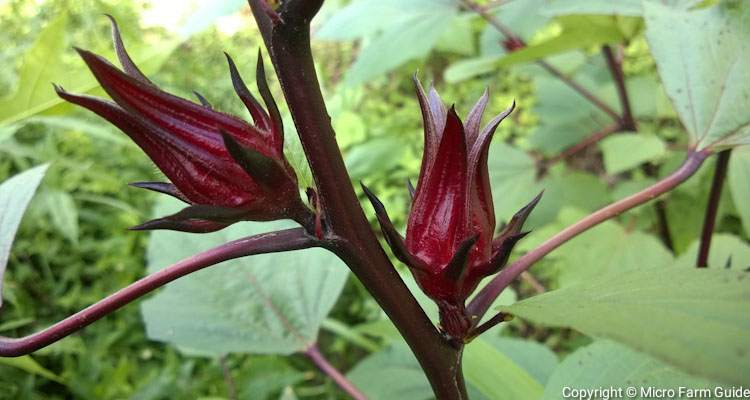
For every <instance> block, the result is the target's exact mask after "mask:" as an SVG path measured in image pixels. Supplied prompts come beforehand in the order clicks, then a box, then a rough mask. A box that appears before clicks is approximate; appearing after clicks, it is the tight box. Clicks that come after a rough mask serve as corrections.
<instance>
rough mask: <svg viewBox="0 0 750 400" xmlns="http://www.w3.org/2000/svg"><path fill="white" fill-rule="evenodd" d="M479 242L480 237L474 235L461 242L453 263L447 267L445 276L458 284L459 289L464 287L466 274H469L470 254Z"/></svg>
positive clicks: (452, 260)
mask: <svg viewBox="0 0 750 400" xmlns="http://www.w3.org/2000/svg"><path fill="white" fill-rule="evenodd" d="M477 240H479V235H473V236H472V237H470V238H468V239H466V240H464V241H463V242H461V244H460V245H459V246H458V249H456V252H455V253H454V254H453V258H451V261H450V262H449V263H448V266H447V267H445V271H444V272H445V275H446V276H447V277H448V279H451V280H452V281H454V282H457V284H458V287H459V288H460V287H461V286H462V283H463V281H464V278H465V277H466V273H467V272H468V267H469V252H470V251H471V248H472V247H474V245H475V244H477Z"/></svg>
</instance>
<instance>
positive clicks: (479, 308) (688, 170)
mask: <svg viewBox="0 0 750 400" xmlns="http://www.w3.org/2000/svg"><path fill="white" fill-rule="evenodd" d="M709 155H710V152H709V151H707V150H702V151H694V150H690V151H688V156H687V158H686V159H685V161H684V162H683V164H682V166H681V167H680V168H679V169H677V170H676V171H674V172H673V173H672V174H670V175H669V176H667V177H666V178H664V179H662V180H660V181H659V182H656V183H655V184H653V185H651V186H649V187H648V188H646V189H644V190H642V191H640V192H638V193H636V194H633V195H631V196H629V197H626V198H624V199H622V200H619V201H617V202H615V203H612V204H610V205H608V206H606V207H604V208H601V209H599V210H598V211H595V212H594V213H592V214H590V215H588V216H586V217H584V218H583V219H581V220H580V221H578V222H576V223H574V224H573V225H570V226H569V227H567V228H565V229H564V230H562V231H560V232H559V233H557V234H556V235H555V236H553V237H551V238H549V239H547V240H546V241H545V242H544V243H542V244H541V245H539V246H538V247H537V248H535V249H533V250H531V251H530V252H528V253H526V254H524V255H523V256H521V257H520V258H518V259H517V260H516V261H515V262H513V263H512V264H511V265H510V266H508V267H506V268H505V269H504V270H502V271H500V273H499V274H498V275H497V276H495V277H494V278H493V279H492V281H491V282H490V283H489V284H488V285H487V286H485V287H484V288H483V289H482V290H481V291H480V292H479V293H478V294H477V295H476V296H475V297H474V299H473V300H472V301H471V303H470V304H469V307H468V311H469V313H470V315H473V316H476V317H477V318H476V320H477V321H480V320H481V318H482V317H483V316H484V314H485V313H486V312H487V310H488V309H489V307H490V305H491V304H492V302H493V301H494V300H495V299H496V298H497V296H499V295H500V293H502V291H503V290H504V289H505V288H506V287H508V285H510V283H511V282H513V280H515V279H516V278H517V277H518V276H519V275H521V274H522V273H523V272H524V271H526V270H528V269H529V268H531V266H532V265H534V263H536V262H537V261H539V260H540V259H541V258H542V257H544V256H546V255H547V254H549V253H551V252H552V251H553V250H555V249H557V248H558V247H560V246H561V245H563V244H564V243H565V242H567V241H568V240H570V239H572V238H574V237H576V236H578V235H579V234H581V233H583V232H585V231H587V230H589V229H590V228H592V227H594V226H596V225H599V224H600V223H602V222H604V221H606V220H608V219H611V218H614V217H616V216H618V215H620V214H622V213H623V212H625V211H627V210H630V209H631V208H634V207H637V206H639V205H641V204H644V203H647V202H649V201H651V200H653V199H655V198H656V197H658V196H660V195H662V194H664V193H666V192H668V191H670V190H672V189H674V188H675V187H676V186H678V185H679V184H681V183H682V182H684V181H686V180H687V179H688V178H690V177H691V176H693V174H695V172H696V171H697V170H698V168H699V167H700V166H701V165H702V164H703V161H705V159H706V157H708V156H709Z"/></svg>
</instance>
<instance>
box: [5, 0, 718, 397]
mask: <svg viewBox="0 0 750 400" xmlns="http://www.w3.org/2000/svg"><path fill="white" fill-rule="evenodd" d="M249 3H250V6H251V8H252V11H253V14H254V16H255V18H256V21H257V23H258V27H259V29H260V31H261V33H262V35H263V38H264V41H265V44H266V47H267V50H268V54H269V55H270V59H271V61H272V62H273V65H274V67H275V70H276V75H277V77H278V79H279V81H280V83H281V87H282V90H283V92H284V96H285V99H286V102H287V104H288V106H289V110H290V112H291V114H292V117H293V119H294V123H295V125H296V128H297V132H298V134H299V137H300V140H301V142H302V145H303V148H304V151H305V154H306V156H307V159H308V161H309V164H310V169H311V171H312V174H313V177H314V181H315V184H314V188H300V187H299V186H298V183H297V178H296V175H295V172H294V170H293V169H292V168H291V166H290V165H289V163H288V162H287V160H286V158H285V156H284V152H283V140H284V138H283V127H282V124H281V118H280V115H279V111H278V109H277V107H276V104H275V102H274V100H273V98H272V97H271V94H270V91H269V90H268V87H267V84H266V80H265V79H266V77H265V73H264V71H263V62H262V60H261V58H260V57H259V58H258V69H257V83H258V86H259V87H258V89H259V92H260V94H261V97H262V98H263V100H264V102H265V108H264V107H262V106H261V105H260V104H259V102H258V101H257V100H256V99H255V98H254V97H253V96H252V95H251V94H250V90H249V89H248V88H247V87H246V86H245V84H244V83H243V81H242V78H241V77H240V74H239V72H238V71H237V68H236V66H235V65H234V63H233V62H232V60H231V58H229V57H227V58H228V61H229V72H230V77H231V79H232V82H233V84H234V88H235V91H236V92H237V94H238V96H239V98H240V99H241V100H242V102H243V103H244V104H245V105H246V106H247V108H248V110H249V111H250V114H251V116H252V118H253V124H250V123H248V122H246V121H243V120H241V119H239V118H237V117H234V116H231V115H228V114H225V113H222V112H220V111H217V110H214V109H213V108H212V107H211V105H210V104H209V103H208V102H207V101H206V100H205V99H204V98H203V97H202V96H200V95H198V102H193V101H190V100H186V99H182V98H179V97H176V96H173V95H171V94H169V93H166V92H164V91H162V90H160V89H159V88H158V87H156V86H155V85H154V84H153V83H152V82H151V81H150V80H149V79H148V78H146V77H145V76H144V75H143V74H142V73H141V72H140V71H139V69H138V67H137V66H136V65H135V64H134V63H133V61H132V60H131V59H130V57H129V56H128V54H127V52H126V50H125V47H124V45H123V43H122V40H121V39H120V35H119V31H118V29H117V26H116V25H115V24H114V21H113V32H114V39H115V40H114V42H115V49H116V53H117V56H118V58H119V61H120V63H121V65H122V68H123V70H120V69H119V68H117V67H115V66H113V65H112V64H110V63H109V62H108V61H107V60H105V59H103V58H101V57H99V56H97V55H95V54H93V53H91V52H88V51H85V50H80V49H79V50H78V52H79V54H80V55H81V57H82V58H83V61H84V62H85V63H86V64H87V65H88V66H89V68H90V69H91V72H92V73H93V74H94V76H95V77H96V78H97V80H98V81H99V82H100V83H101V85H102V87H103V88H104V89H105V91H106V92H107V93H108V94H109V96H110V97H111V99H112V101H109V100H104V99H99V98H94V97H89V96H84V95H80V94H75V93H69V92H67V91H65V90H64V89H63V88H62V87H55V89H56V90H57V92H58V94H59V95H60V96H61V97H62V98H64V99H65V100H67V101H69V102H71V103H75V104H77V105H80V106H82V107H84V108H87V109H89V110H91V111H93V112H95V113H96V114H98V115H100V116H101V117H103V118H105V119H107V120H108V121H110V122H111V123H113V124H114V125H116V126H117V127H118V128H119V129H120V130H122V131H123V132H124V133H125V134H127V135H128V136H130V138H131V139H132V140H133V141H134V142H135V143H137V144H138V146H140V147H141V148H142V149H143V151H144V152H145V153H146V154H147V155H148V156H149V157H150V158H151V159H152V160H153V161H154V163H155V164H156V165H157V166H158V167H159V169H161V170H162V171H163V172H164V174H165V175H166V177H167V178H168V179H169V181H170V182H169V183H164V182H139V183H134V184H133V185H134V186H137V187H141V188H145V189H150V190H154V191H157V192H161V193H165V194H168V195H171V196H174V197H176V198H178V199H180V200H182V201H184V202H185V203H187V207H186V208H184V209H183V210H182V211H180V212H178V213H176V214H174V215H169V216H164V217H161V218H158V219H156V220H153V221H148V222H145V223H143V224H141V225H139V226H136V227H135V228H134V229H136V230H144V229H171V230H178V231H186V232H193V233H202V232H212V231H216V230H219V229H222V228H224V227H226V226H228V225H230V224H233V223H236V222H239V221H269V220H277V219H291V220H294V221H296V222H297V223H298V224H299V225H300V226H301V227H299V228H293V229H288V230H284V231H278V232H270V233H266V234H262V235H256V236H251V237H247V238H244V239H239V240H236V241H233V242H229V243H226V244H224V245H221V246H219V247H216V248H213V249H211V250H208V251H206V252H203V253H200V254H197V255H195V256H193V257H190V258H188V259H185V260H183V261H181V262H179V263H177V264H174V265H172V266H169V267H166V268H164V269H162V270H160V271H159V272H156V273H154V274H152V275H149V276H147V277H145V278H143V279H141V280H139V281H137V282H135V283H133V284H132V285H130V286H128V287H126V288H124V289H122V290H120V291H118V292H116V293H114V294H112V295H111V296H109V297H107V298H105V299H103V300H101V301H100V302H98V303H96V304H94V305H92V306H90V307H89V308H87V309H85V310H82V311H80V312H78V313H77V314H75V315H72V316H70V317H69V318H67V319H65V320H63V321H60V322H58V323H57V324H55V325H53V326H51V327H49V328H48V329H45V330H43V331H40V332H37V333H34V334H32V335H29V336H26V337H23V338H0V355H2V356H19V355H23V354H28V353H30V352H33V351H35V350H37V349H39V348H42V347H44V346H47V345H49V344H51V343H53V342H55V341H57V340H60V339H61V338H64V337H65V336H67V335H69V334H71V333H73V332H75V331H77V330H80V329H82V328H83V327H85V326H87V325H89V324H91V323H92V322H94V321H96V320H97V319H99V318H101V317H103V316H105V315H107V314H109V313H111V312H113V311H114V310H116V309H118V308H120V307H122V306H124V305H126V304H128V303H130V302H132V301H133V300H135V299H137V298H139V297H141V296H143V295H144V294H146V293H149V292H150V291H152V290H154V289H156V288H158V287H161V286H163V285H164V284H166V283H168V282H171V281H173V280H175V279H177V278H179V277H181V276H184V275H187V274H189V273H191V272H194V271H197V270H199V269H202V268H206V267H209V266H212V265H216V264H218V263H220V262H222V261H226V260H229V259H233V258H238V257H244V256H249V255H253V254H261V253H273V252H281V251H290V250H296V249H303V248H310V247H322V248H325V249H328V250H329V251H331V252H333V253H334V254H336V255H337V256H338V257H339V258H340V259H341V260H343V261H344V262H345V263H346V264H347V265H348V267H349V268H350V269H351V270H352V272H353V273H354V274H355V275H356V276H357V278H359V279H360V280H361V282H362V284H363V285H364V286H365V287H366V288H367V290H368V291H369V292H370V293H371V294H372V296H373V297H374V298H375V300H376V301H377V302H378V303H379V304H380V306H381V307H382V308H383V310H384V311H385V312H386V313H387V314H388V316H389V317H390V319H391V321H392V322H393V323H394V325H395V326H396V327H397V328H398V330H399V332H400V333H401V334H402V336H403V337H404V339H405V341H406V342H407V343H408V344H409V346H410V348H411V349H412V351H413V352H414V354H415V356H416V358H417V359H418V361H419V363H420V365H421V366H422V368H423V370H424V372H425V374H426V376H427V378H428V379H429V381H430V384H431V385H432V388H433V390H434V393H435V395H436V397H438V398H439V399H466V398H467V394H466V386H465V383H464V380H463V375H462V371H461V357H462V350H463V348H464V346H465V345H466V343H468V342H470V341H471V339H472V338H473V337H475V336H476V335H479V334H481V333H482V332H484V331H486V330H487V329H488V328H489V327H492V326H493V325H495V324H497V323H499V322H502V321H503V320H504V319H505V316H504V315H503V314H497V315H495V316H493V317H491V318H489V319H487V320H486V321H484V322H483V321H482V319H483V317H484V315H485V314H486V312H487V310H488V309H489V307H490V304H492V302H493V301H494V300H495V299H496V298H497V296H498V295H499V294H500V293H501V292H502V290H503V289H504V288H506V287H507V286H508V285H509V284H510V283H511V282H512V281H513V280H514V279H516V278H517V277H518V276H519V275H520V274H521V273H523V272H524V271H526V270H527V269H528V268H529V267H530V266H531V265H532V264H534V263H535V262H536V261H538V260H539V259H541V258H542V257H544V256H545V255H546V254H548V253H549V252H551V251H553V250H554V249H556V248H557V247H559V246H560V245H561V244H563V243H565V242H566V241H568V240H570V239H571V238H573V237H574V236H576V235H578V234H579V233H581V232H583V231H585V230H587V229H589V228H591V227H593V226H595V225H597V224H599V223H601V222H602V221H605V220H607V219H609V218H612V217H614V216H616V215H618V214H619V213H622V212H623V211H626V210H628V209H631V208H633V207H635V206H638V205H640V204H643V203H645V202H647V201H649V200H651V199H653V198H655V197H656V196H658V195H660V194H663V193H665V192H667V191H669V190H671V189H672V188H674V187H675V186H677V185H679V184H680V183H682V182H683V181H684V180H686V179H687V178H689V177H690V176H691V175H693V173H694V172H695V171H696V170H697V169H698V168H699V167H700V165H701V164H702V163H703V161H704V160H705V159H706V157H707V156H708V155H710V154H711V150H709V149H704V150H695V149H694V148H691V149H689V151H688V156H687V159H686V160H685V162H684V163H683V165H682V166H681V167H680V168H679V169H678V170H676V171H675V172H674V173H672V174H671V175H669V176H667V177H665V178H663V179H662V180H660V181H658V182H657V183H655V184H654V185H652V186H650V187H648V188H646V189H644V190H642V191H641V192H638V193H636V194H634V195H632V196H630V197H627V198H625V199H623V200H621V201H618V202H616V203H613V204H611V205H609V206H607V207H605V208H603V209H601V210H599V211H596V212H594V213H592V214H591V215H589V216H587V217H585V218H583V219H582V220H580V221H579V222H577V223H575V224H573V225H571V226H570V227H568V228H566V229H565V230H563V231H561V232H560V233H558V234H556V235H554V236H552V237H551V238H550V239H548V240H547V241H545V242H543V243H542V244H541V245H539V246H538V247H536V248H535V249H533V250H531V251H529V252H528V253H526V254H524V255H523V256H521V257H520V258H518V259H517V260H515V261H514V262H513V263H512V264H511V265H510V266H507V267H505V268H503V267H504V265H505V264H506V262H507V261H508V258H509V256H510V252H511V250H512V249H513V247H514V245H515V244H516V243H517V242H518V241H519V240H520V239H521V238H523V236H524V234H525V232H524V231H523V224H524V222H525V220H526V218H527V217H528V216H529V214H530V213H531V212H532V210H533V208H534V206H535V205H536V204H537V203H538V201H539V199H540V196H541V195H540V196H537V197H536V198H534V199H530V202H529V203H528V205H527V206H525V207H524V208H522V209H521V210H519V211H518V212H517V213H516V214H515V215H514V216H512V217H511V218H510V220H509V222H508V223H507V224H505V225H504V227H503V228H502V229H501V230H500V232H499V233H498V234H495V228H496V218H495V215H494V210H493V204H492V195H491V188H490V185H489V179H488V170H487V154H488V151H489V144H490V141H491V139H492V135H493V133H494V132H495V130H496V128H497V126H498V125H499V124H500V123H501V122H502V121H503V119H504V118H506V117H507V116H508V115H509V114H510V113H511V112H512V110H513V108H514V106H513V105H512V106H511V107H510V108H508V109H507V110H505V111H504V112H502V113H501V114H500V115H498V116H497V117H495V118H494V119H492V120H491V121H490V122H489V123H488V124H487V125H486V126H484V127H482V126H481V119H482V115H483V114H484V111H485V108H486V105H487V103H488V98H489V94H488V93H485V94H484V95H483V96H482V97H481V98H480V100H479V101H478V102H477V104H476V105H475V106H474V107H473V109H472V110H471V111H470V112H469V113H468V114H467V116H466V118H465V119H464V121H462V120H461V118H460V117H459V116H458V114H457V113H456V111H455V109H454V108H453V107H446V106H445V104H444V103H443V101H442V100H441V99H440V97H439V96H438V94H437V91H436V90H435V89H434V88H431V89H430V90H429V92H428V93H425V91H424V90H423V88H422V85H421V84H420V82H419V81H418V80H417V79H415V84H416V89H417V98H418V101H419V105H420V107H421V112H422V116H423V120H424V141H425V143H424V155H423V158H422V165H421V170H420V175H419V181H418V184H417V187H416V189H414V190H413V194H412V195H413V199H412V205H411V210H410V213H409V217H408V223H407V228H406V235H405V237H402V235H401V234H400V233H399V232H398V231H397V230H396V229H395V228H394V226H393V224H392V223H391V221H390V219H389V217H388V215H387V213H386V209H385V207H384V205H383V204H382V203H381V202H380V201H379V200H378V199H377V197H376V196H375V194H373V193H372V192H371V191H370V190H369V189H367V188H366V187H364V186H363V189H364V192H365V194H366V195H367V196H368V197H369V199H370V201H371V203H372V205H373V206H374V208H375V210H376V213H377V217H378V221H379V223H380V226H381V230H382V233H383V236H384V238H385V240H386V241H387V243H388V245H389V246H390V247H391V249H392V250H393V253H394V254H395V256H396V257H397V258H398V260H400V261H401V262H402V263H404V264H405V265H406V266H407V267H408V268H409V269H410V271H411V272H412V274H413V275H414V277H415V278H416V281H417V282H418V283H419V286H420V287H421V289H422V290H423V291H424V292H425V293H426V294H427V296H429V297H430V298H431V299H432V300H434V301H435V302H436V303H437V305H438V307H439V310H440V321H439V323H438V324H437V325H436V324H434V323H433V321H430V319H429V318H428V317H427V316H426V314H425V312H424V311H423V310H422V308H421V307H420V306H419V304H418V303H417V301H416V300H415V298H414V296H413V295H412V294H411V293H410V291H409V289H408V288H407V287H406V285H405V284H404V282H403V281H402V280H401V277H400V275H399V274H398V273H397V272H396V269H395V267H394V265H393V264H392V263H391V261H390V260H389V258H388V256H387V255H386V253H385V251H384V250H383V248H382V247H381V245H380V243H379V241H378V238H377V237H376V235H375V233H374V232H373V230H372V229H371V227H370V225H369V223H368V220H367V218H366V217H365V214H364V212H363V210H362V207H361V205H360V203H359V200H358V197H357V195H356V193H355V190H354V187H353V186H352V184H351V181H350V178H349V176H348V174H347V170H346V167H345V165H344V162H343V159H342V156H341V152H340V150H339V147H338V145H337V143H336V138H335V134H334V131H333V129H332V126H331V121H330V118H329V116H328V113H327V111H326V107H325V103H324V101H323V97H322V94H321V91H320V87H319V83H318V80H317V76H316V72H315V67H314V63H313V58H312V53H311V49H310V27H309V25H310V21H311V20H312V18H313V17H314V16H315V14H316V13H317V11H318V10H319V8H320V7H321V5H322V3H323V0H286V1H282V2H281V4H280V5H278V6H272V5H271V4H270V3H269V2H267V1H266V0H250V1H249ZM415 112H418V111H417V110H416V109H415ZM301 189H305V190H306V191H307V194H308V195H307V197H308V202H305V201H303V200H302V198H301V196H300V192H301ZM503 217H507V216H503ZM492 275H495V277H494V278H492V280H491V281H490V283H489V284H488V285H487V286H485V287H484V288H483V289H482V290H481V291H479V293H477V294H476V295H475V296H474V297H473V298H472V299H471V301H470V302H469V303H468V304H466V303H467V300H468V299H469V297H470V295H471V294H472V293H473V292H474V291H475V290H476V288H477V287H478V284H479V282H480V281H481V280H482V279H483V278H486V277H490V276H492ZM500 373H501V372H500ZM331 376H332V377H333V378H334V379H336V380H337V382H338V383H339V385H341V386H342V388H343V389H344V390H347V391H348V392H349V393H350V394H352V395H353V396H355V397H359V398H361V396H360V394H358V393H357V392H356V390H354V389H353V388H351V387H347V384H346V382H345V381H343V380H342V378H341V377H340V376H338V377H336V376H335V374H331Z"/></svg>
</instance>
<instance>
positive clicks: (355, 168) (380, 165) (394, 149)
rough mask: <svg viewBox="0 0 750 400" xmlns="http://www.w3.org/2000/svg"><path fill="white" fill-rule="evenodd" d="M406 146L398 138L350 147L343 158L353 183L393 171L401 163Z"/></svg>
mask: <svg viewBox="0 0 750 400" xmlns="http://www.w3.org/2000/svg"><path fill="white" fill-rule="evenodd" d="M405 149H406V146H405V145H404V141H403V140H401V139H400V138H398V137H394V136H386V137H382V138H375V139H371V140H368V141H366V142H364V143H361V144H359V145H357V146H354V147H352V149H351V150H350V151H348V152H347V153H346V157H345V158H344V160H345V162H346V168H347V170H348V171H349V176H350V177H351V179H352V180H353V181H355V182H356V181H359V180H362V179H367V178H368V177H370V175H372V174H375V173H381V174H382V173H385V172H388V171H391V170H393V168H395V167H397V166H398V165H399V163H400V162H401V158H402V156H403V154H404V150H405Z"/></svg>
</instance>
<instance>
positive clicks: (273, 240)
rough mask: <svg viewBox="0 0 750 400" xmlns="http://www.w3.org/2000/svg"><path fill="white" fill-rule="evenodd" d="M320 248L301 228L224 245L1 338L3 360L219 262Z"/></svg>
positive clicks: (251, 237)
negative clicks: (41, 325) (39, 326)
mask: <svg viewBox="0 0 750 400" xmlns="http://www.w3.org/2000/svg"><path fill="white" fill-rule="evenodd" d="M319 245H320V242H319V241H317V240H315V239H314V238H312V237H310V236H309V235H307V233H305V231H304V229H302V228H295V229H288V230H284V231H279V232H271V233H264V234H261V235H255V236H250V237H247V238H244V239H238V240H235V241H232V242H228V243H225V244H223V245H221V246H218V247H214V248H213V249H210V250H207V251H204V252H202V253H199V254H196V255H194V256H192V257H190V258H187V259H185V260H183V261H180V262H178V263H177V264H173V265H171V266H169V267H167V268H164V269H162V270H160V271H159V272H155V273H153V274H151V275H149V276H147V277H145V278H142V279H140V280H138V281H136V282H134V283H132V284H130V285H129V286H127V287H125V288H123V289H120V290H119V291H117V292H115V293H113V294H111V295H109V296H107V297H105V298H104V299H102V300H100V301H99V302H97V303H95V304H93V305H91V306H89V307H87V308H86V309H84V310H82V311H79V312H77V313H75V314H73V315H71V316H70V317H68V318H65V319H64V320H62V321H60V322H58V323H56V324H54V325H52V326H50V327H49V328H47V329H44V330H42V331H39V332H36V333H34V334H31V335H28V336H25V337H22V338H8V337H2V336H0V356H1V357H18V356H22V355H25V354H29V353H31V352H34V351H36V350H39V349H41V348H42V347H45V346H48V345H50V344H52V343H55V342H57V341H58V340H60V339H62V338H64V337H66V336H68V335H70V334H71V333H73V332H76V331H79V330H81V329H83V328H85V327H86V326H88V325H90V324H92V323H93V322H96V321H97V320H99V319H100V318H102V317H104V316H105V315H107V314H110V313H112V312H114V311H116V310H117V309H119V308H120V307H122V306H124V305H126V304H128V303H130V302H132V301H133V300H136V299H138V298H139V297H141V296H143V295H145V294H147V293H149V292H151V291H152V290H154V289H156V288H159V287H161V286H164V285H166V284H167V283H169V282H172V281H174V280H175V279H178V278H181V277H183V276H185V275H188V274H191V273H193V272H195V271H198V270H200V269H203V268H206V267H210V266H212V265H216V264H218V263H220V262H223V261H227V260H231V259H234V258H239V257H245V256H249V255H253V254H264V253H277V252H282V251H290V250H298V249H306V248H310V247H314V246H319Z"/></svg>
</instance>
